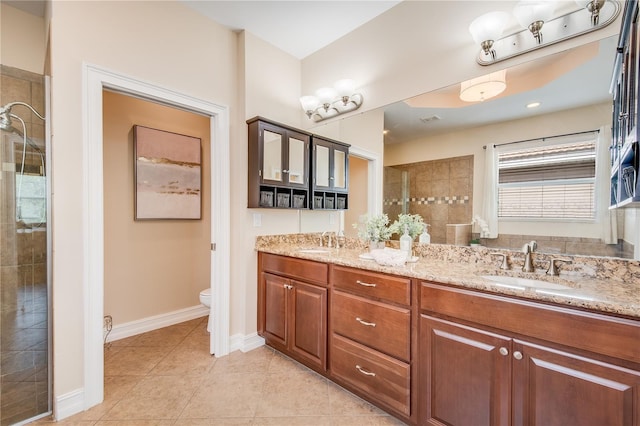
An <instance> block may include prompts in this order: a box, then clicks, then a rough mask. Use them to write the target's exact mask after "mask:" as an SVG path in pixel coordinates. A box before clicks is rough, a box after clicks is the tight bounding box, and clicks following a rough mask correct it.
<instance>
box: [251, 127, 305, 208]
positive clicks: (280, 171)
mask: <svg viewBox="0 0 640 426" xmlns="http://www.w3.org/2000/svg"><path fill="white" fill-rule="evenodd" d="M247 124H248V126H249V127H248V131H249V182H248V184H249V188H248V189H249V195H248V206H249V207H263V208H294V209H306V208H309V155H310V154H309V146H310V141H311V135H310V134H309V133H304V132H302V131H301V130H297V129H293V128H290V127H286V126H284V125H281V124H278V123H275V122H270V121H267V120H265V119H263V118H260V117H255V118H253V119H251V120H249V121H248V122H247Z"/></svg>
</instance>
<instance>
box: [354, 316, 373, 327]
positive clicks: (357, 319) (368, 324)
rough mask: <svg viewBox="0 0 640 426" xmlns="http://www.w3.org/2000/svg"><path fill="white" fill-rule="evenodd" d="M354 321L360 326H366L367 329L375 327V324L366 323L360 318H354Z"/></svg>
mask: <svg viewBox="0 0 640 426" xmlns="http://www.w3.org/2000/svg"><path fill="white" fill-rule="evenodd" d="M356 321H358V322H359V323H360V324H362V325H366V326H368V327H375V326H376V323H375V322H367V321H365V320H363V319H362V318H356Z"/></svg>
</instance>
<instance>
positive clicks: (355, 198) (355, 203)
mask: <svg viewBox="0 0 640 426" xmlns="http://www.w3.org/2000/svg"><path fill="white" fill-rule="evenodd" d="M368 168H369V163H368V162H367V160H363V159H361V158H358V157H354V156H351V157H350V158H349V186H350V187H351V188H353V189H354V190H353V191H349V209H348V210H347V211H346V212H345V213H344V234H345V235H346V236H347V237H352V238H356V237H357V236H358V231H357V230H356V229H354V228H353V226H352V224H354V223H358V219H359V218H360V216H361V215H363V214H366V213H367V200H368V197H367V186H368V182H367V179H368V177H369V172H368Z"/></svg>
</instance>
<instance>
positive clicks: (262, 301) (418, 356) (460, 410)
mask: <svg viewBox="0 0 640 426" xmlns="http://www.w3.org/2000/svg"><path fill="white" fill-rule="evenodd" d="M258 274H259V283H258V334H259V335H261V336H262V337H264V338H265V341H266V343H267V344H268V345H270V346H272V347H273V348H275V349H277V350H279V351H281V352H283V353H285V354H287V355H288V356H290V357H292V358H294V359H296V360H298V361H300V362H301V363H303V364H305V365H307V366H308V367H310V368H312V369H314V370H316V371H318V372H319V373H320V374H322V375H324V376H326V377H328V378H329V379H330V380H332V381H334V382H335V383H337V384H339V385H341V386H343V387H345V388H346V389H348V390H349V391H351V392H353V393H355V394H356V395H358V396H360V397H362V398H364V399H366V400H368V401H369V402H371V403H373V404H375V405H376V406H378V407H379V408H381V409H383V410H385V411H387V412H388V413H390V414H392V415H394V416H395V417H397V418H399V419H401V420H403V421H404V422H407V423H409V424H420V425H439V426H442V425H452V426H456V425H457V426H467V425H473V426H481V425H491V426H495V425H497V426H501V425H516V426H518V425H523V426H524V425H530V426H535V425H539V426H554V425H558V426H560V425H562V426H566V425H581V426H583V425H587V426H589V425H593V426H596V425H598V426H601V425H607V426H618V425H620V426H622V425H625V426H640V322H638V321H636V320H631V319H627V318H620V317H616V316H612V315H605V314H601V313H595V312H589V311H585V310H579V309H574V308H570V307H562V306H557V305H552V304H543V303H538V302H536V301H533V300H523V299H518V298H513V297H508V296H503V295H498V294H493V293H489V292H480V291H475V290H472V289H468V288H464V287H459V286H454V285H446V284H441V283H436V282H430V281H426V280H425V281H419V280H417V279H410V278H407V277H403V276H399V275H391V274H387V273H383V272H375V271H370V270H366V269H359V268H354V267H350V266H343V265H337V264H328V263H324V262H317V261H311V260H306V259H300V258H295V257H288V256H281V255H274V254H269V253H264V252H259V253H258Z"/></svg>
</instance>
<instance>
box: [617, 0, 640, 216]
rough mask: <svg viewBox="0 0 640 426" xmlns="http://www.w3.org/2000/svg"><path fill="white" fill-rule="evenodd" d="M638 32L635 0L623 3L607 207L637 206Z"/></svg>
mask: <svg viewBox="0 0 640 426" xmlns="http://www.w3.org/2000/svg"><path fill="white" fill-rule="evenodd" d="M639 39H640V31H639V23H638V2H637V0H633V1H628V2H626V5H625V9H624V14H623V18H622V26H621V30H620V36H619V39H618V46H617V52H618V53H617V56H616V60H615V67H614V75H613V79H612V82H611V89H612V92H613V120H612V143H611V175H610V176H611V177H610V204H609V206H610V208H612V209H613V208H618V207H631V206H633V207H637V206H639V205H640V182H639V180H638V174H639V172H640V149H639V146H638V143H639V142H638V141H639V140H640V138H639V137H638V131H639V130H640V129H639V128H638V107H639V105H638V95H637V93H638V81H639V70H640V61H639V59H640V43H639Z"/></svg>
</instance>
